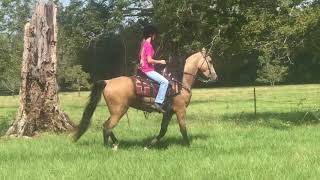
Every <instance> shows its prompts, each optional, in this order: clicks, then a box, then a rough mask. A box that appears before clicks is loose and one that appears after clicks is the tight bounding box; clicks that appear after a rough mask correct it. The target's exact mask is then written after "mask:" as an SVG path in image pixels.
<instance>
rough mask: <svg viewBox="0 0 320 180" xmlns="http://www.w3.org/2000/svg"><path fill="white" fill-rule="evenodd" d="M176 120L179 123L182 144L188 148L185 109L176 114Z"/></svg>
mask: <svg viewBox="0 0 320 180" xmlns="http://www.w3.org/2000/svg"><path fill="white" fill-rule="evenodd" d="M176 114H177V119H178V122H179V127H180V132H181V135H182V138H183V143H184V144H185V145H187V146H190V141H189V138H188V133H187V127H186V109H185V108H183V109H180V110H178V111H177V112H176Z"/></svg>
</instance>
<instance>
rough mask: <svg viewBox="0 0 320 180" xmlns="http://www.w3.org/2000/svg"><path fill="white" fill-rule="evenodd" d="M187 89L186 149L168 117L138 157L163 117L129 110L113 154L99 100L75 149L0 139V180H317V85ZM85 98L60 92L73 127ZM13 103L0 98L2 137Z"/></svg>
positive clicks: (61, 143) (46, 141) (58, 141)
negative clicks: (158, 139) (104, 135)
mask: <svg viewBox="0 0 320 180" xmlns="http://www.w3.org/2000/svg"><path fill="white" fill-rule="evenodd" d="M256 91H257V115H256V116H254V109H253V107H254V106H253V88H251V87H247V88H217V89H196V90H193V97H192V103H191V105H190V107H189V108H188V112H187V127H188V133H189V137H190V139H191V147H190V148H187V147H184V146H183V145H182V144H181V135H180V131H179V128H178V124H177V122H176V118H175V117H174V118H173V120H172V121H171V124H170V125H169V130H168V132H167V134H166V136H165V137H164V138H163V139H162V141H161V143H160V144H159V145H158V146H156V147H155V148H153V149H151V150H149V151H144V150H143V147H144V145H145V144H146V143H147V142H149V141H150V140H151V139H152V138H153V137H154V136H155V135H156V134H157V133H158V131H159V128H160V123H161V122H160V120H161V116H160V115H159V114H151V115H150V117H149V118H148V119H145V118H144V115H143V113H142V112H140V111H136V110H134V109H130V111H129V118H130V126H129V124H128V120H127V118H126V117H124V118H123V119H122V120H121V121H120V123H119V124H118V126H117V127H116V128H115V130H114V132H115V134H116V136H117V137H118V139H119V140H120V146H119V150H118V151H117V152H113V151H112V150H111V149H110V148H106V147H104V146H103V144H102V128H101V127H102V123H103V122H104V120H105V119H107V117H108V112H107V109H106V106H105V105H104V102H101V103H100V104H99V106H98V108H97V110H96V113H95V115H94V117H93V123H92V125H91V127H90V129H89V130H88V131H87V133H86V134H85V135H84V136H83V137H82V138H81V139H80V141H79V142H78V143H72V142H71V138H70V135H68V134H59V135H56V134H52V133H45V134H43V135H42V136H41V137H37V138H34V139H23V138H21V139H6V138H2V139H0V179H319V178H320V131H319V128H320V126H319V120H318V119H317V117H319V112H318V110H319V107H320V85H299V86H278V87H273V88H270V87H258V88H257V89H256ZM87 95H88V93H87V92H86V93H83V94H82V95H81V97H78V96H77V94H76V93H62V94H61V95H60V101H61V105H62V107H63V109H64V110H65V111H66V112H67V113H68V114H69V116H70V117H71V118H72V119H73V120H74V121H76V122H78V120H79V119H80V118H81V114H82V110H83V108H84V105H85V103H86V100H87V98H86V97H87ZM17 109H18V97H16V98H12V97H10V96H8V97H0V135H4V134H5V132H6V130H7V128H8V127H9V124H10V123H11V121H12V120H13V119H14V118H15V114H16V112H17Z"/></svg>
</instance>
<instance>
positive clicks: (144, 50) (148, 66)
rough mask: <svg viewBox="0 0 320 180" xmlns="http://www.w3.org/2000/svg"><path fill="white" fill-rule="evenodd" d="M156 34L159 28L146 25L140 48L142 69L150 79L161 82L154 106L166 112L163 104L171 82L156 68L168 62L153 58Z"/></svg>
mask: <svg viewBox="0 0 320 180" xmlns="http://www.w3.org/2000/svg"><path fill="white" fill-rule="evenodd" d="M156 34H157V29H156V28H155V27H154V26H152V25H148V26H145V27H144V29H143V40H142V43H141V48H140V69H141V71H142V72H144V73H145V74H146V75H147V76H148V77H149V78H150V79H152V80H154V81H156V82H158V83H159V84H160V88H159V91H158V94H157V97H156V100H155V103H154V106H155V108H156V109H157V110H158V111H160V112H164V110H163V109H162V106H163V102H164V99H165V96H166V93H167V89H168V85H169V82H168V80H167V79H166V78H164V77H163V76H162V75H161V74H159V73H158V72H156V71H155V69H154V65H155V64H166V61H165V60H155V59H153V56H154V49H153V45H152V41H154V39H155V38H156Z"/></svg>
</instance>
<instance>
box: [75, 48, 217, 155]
mask: <svg viewBox="0 0 320 180" xmlns="http://www.w3.org/2000/svg"><path fill="white" fill-rule="evenodd" d="M199 70H200V71H201V72H202V74H203V75H204V76H206V78H208V79H209V80H211V81H216V80H217V78H218V76H217V73H216V71H215V69H214V67H213V63H212V58H211V57H210V56H209V55H208V53H207V50H206V49H202V51H199V52H197V53H194V54H192V55H191V56H189V57H188V58H187V59H186V60H185V66H184V69H183V76H182V89H181V92H180V93H179V94H178V95H176V96H174V97H172V101H171V106H170V108H169V109H167V110H166V111H165V113H163V117H162V122H161V129H160V132H159V134H158V136H156V137H155V138H154V139H153V140H152V141H151V142H150V143H149V145H148V146H147V147H152V146H153V145H155V144H157V143H158V142H159V141H160V139H161V138H162V137H163V136H164V135H165V134H166V132H167V128H168V125H169V122H170V120H171V118H172V116H173V115H174V114H176V116H177V119H178V123H179V127H180V132H181V134H182V138H183V141H182V142H183V144H184V145H188V146H189V145H190V141H189V138H188V135H187V128H186V110H187V107H188V105H189V103H190V99H191V96H192V92H191V88H192V85H193V83H194V81H195V79H196V76H197V72H198V71H199ZM101 94H103V97H104V100H105V102H106V104H107V106H108V110H109V112H110V117H109V118H108V120H106V121H105V122H104V124H103V140H104V144H105V145H108V139H109V137H110V138H111V140H112V146H113V148H114V149H115V150H116V149H117V148H118V140H117V138H116V136H115V135H114V133H113V132H112V129H113V128H114V127H115V126H116V125H117V124H118V122H119V121H120V119H121V118H122V116H123V115H124V114H125V113H126V112H127V111H128V109H129V107H133V108H135V107H136V105H137V104H141V103H142V102H141V101H140V100H141V99H139V97H138V96H137V95H136V93H135V84H134V82H133V80H132V78H131V77H128V76H121V77H117V78H113V79H108V80H99V81H97V82H95V83H94V85H93V87H92V89H91V94H90V97H89V101H88V104H87V105H86V107H85V109H84V112H83V115H82V119H81V121H80V124H79V125H78V127H77V130H76V132H75V134H74V136H73V140H74V142H76V141H78V140H79V138H80V137H81V136H82V135H83V134H84V133H85V132H86V130H87V129H88V127H89V125H90V122H91V117H92V115H93V113H94V111H95V109H96V106H97V104H98V103H99V101H100V99H101ZM147 147H146V148H147Z"/></svg>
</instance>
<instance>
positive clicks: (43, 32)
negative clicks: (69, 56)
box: [7, 1, 75, 136]
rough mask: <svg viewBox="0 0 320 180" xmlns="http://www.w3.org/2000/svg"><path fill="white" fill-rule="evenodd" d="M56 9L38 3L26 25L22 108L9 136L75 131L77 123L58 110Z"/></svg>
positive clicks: (9, 130)
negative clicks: (29, 21)
mask: <svg viewBox="0 0 320 180" xmlns="http://www.w3.org/2000/svg"><path fill="white" fill-rule="evenodd" d="M56 13H57V8H56V6H55V5H54V3H53V2H52V1H49V2H48V3H46V4H45V3H44V2H43V1H39V2H38V3H37V5H36V10H35V13H34V14H33V16H32V19H31V23H27V24H26V25H25V33H24V52H23V62H22V69H21V81H22V82H21V87H20V108H19V111H18V113H17V117H16V120H15V122H14V123H13V124H12V126H11V127H10V128H9V129H8V131H7V135H8V136H34V135H36V134H37V133H39V132H42V131H56V132H61V131H67V130H72V129H73V128H74V127H75V124H74V123H73V122H72V121H71V120H70V119H69V117H68V115H67V114H65V113H64V112H63V111H62V110H61V109H60V108H59V98H58V90H57V80H56V70H57V58H56V47H57V46H56V45H57V24H56Z"/></svg>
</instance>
